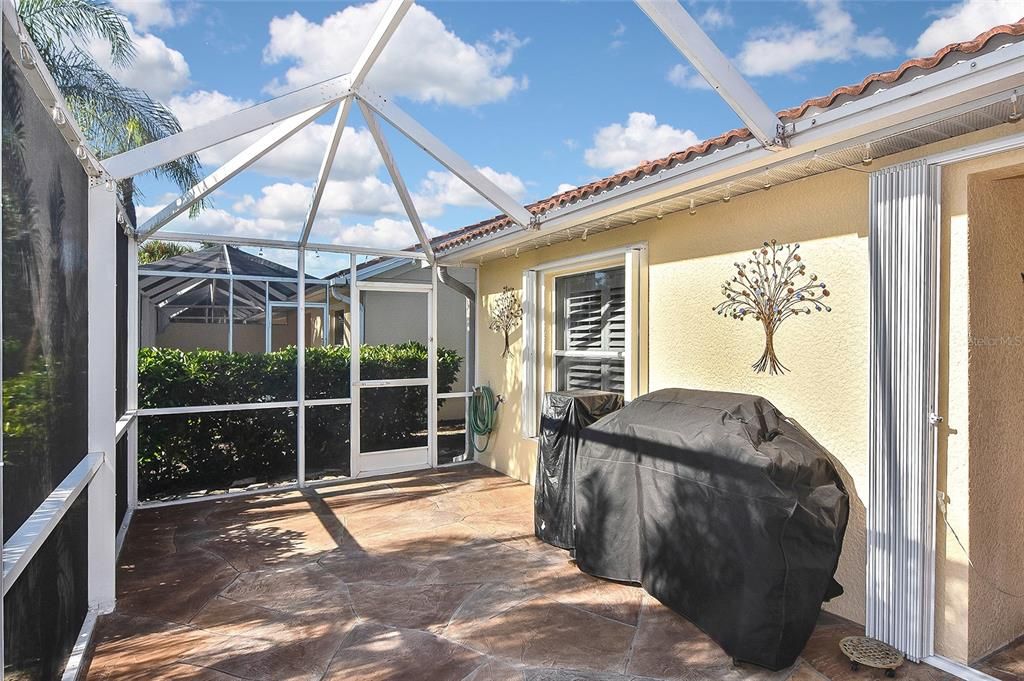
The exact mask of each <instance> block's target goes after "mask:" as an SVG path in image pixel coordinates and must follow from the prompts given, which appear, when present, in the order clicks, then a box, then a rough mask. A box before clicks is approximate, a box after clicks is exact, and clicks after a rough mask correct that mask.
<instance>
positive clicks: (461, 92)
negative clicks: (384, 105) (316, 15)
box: [263, 0, 526, 106]
mask: <svg viewBox="0 0 1024 681" xmlns="http://www.w3.org/2000/svg"><path fill="white" fill-rule="evenodd" d="M385 5H386V2H385V1H384V0H377V2H373V3H370V4H365V5H357V6H350V7H346V8H345V9H343V10H341V11H339V12H336V13H334V14H331V15H330V16H328V17H326V18H325V19H324V20H323V21H322V22H320V23H317V22H312V21H309V20H308V19H306V18H305V17H303V16H302V15H301V14H299V13H298V12H293V13H292V14H289V15H288V16H285V17H275V18H274V19H273V20H272V21H271V22H270V42H269V43H268V44H267V46H266V47H265V49H264V52H263V55H264V59H265V61H267V62H268V63H272V64H275V63H280V62H286V63H292V66H291V67H290V68H288V70H287V71H286V72H285V74H284V77H283V78H281V79H275V80H274V81H272V82H271V83H270V84H269V85H268V86H267V89H268V90H269V91H270V92H271V93H274V94H279V93H281V92H285V91H288V90H292V89H295V88H297V87H302V86H305V85H310V84H312V83H316V82H319V81H321V80H324V79H326V78H330V77H333V76H336V75H338V74H339V73H344V72H345V71H347V70H348V69H350V68H351V67H352V65H353V64H354V62H355V60H356V58H357V56H358V55H359V53H360V52H361V51H362V49H363V47H364V45H365V43H366V41H367V40H368V39H369V36H370V34H371V32H372V31H373V29H374V27H375V26H376V24H377V21H378V19H379V18H380V17H381V16H382V14H383V12H384V8H385ZM522 44H523V41H520V40H519V39H517V38H516V37H515V35H514V34H512V33H510V32H495V34H494V35H493V36H492V41H491V42H490V43H483V42H477V43H475V44H469V43H467V42H465V41H463V40H462V39H461V38H459V37H458V36H457V35H455V34H454V33H453V32H452V31H450V30H449V29H448V28H447V27H446V26H445V25H444V23H443V22H442V21H441V20H440V19H438V18H437V17H436V16H435V15H434V14H432V13H431V12H430V11H429V10H427V9H426V8H424V7H423V6H421V5H413V6H412V8H411V9H410V10H409V13H408V14H407V15H406V17H405V19H404V20H403V21H402V24H401V25H400V26H399V27H398V30H396V31H395V34H394V36H392V38H391V40H390V41H389V43H388V45H387V46H386V47H385V48H384V51H383V53H382V54H381V56H380V59H379V60H378V61H377V63H376V65H375V66H374V67H373V70H372V71H371V74H370V77H369V79H368V80H369V81H370V82H371V83H373V84H374V85H375V86H376V87H378V88H380V89H381V90H383V91H385V92H388V93H391V94H398V95H404V96H407V97H411V98H412V99H414V100H417V101H423V102H427V101H429V102H436V103H448V104H456V105H460V106H473V105H477V104H484V103H487V102H494V101H499V100H502V99H505V98H506V97H508V96H509V95H510V94H511V93H512V92H514V91H515V90H517V89H521V88H523V87H525V86H526V81H525V80H524V79H522V78H517V77H515V76H512V75H509V74H508V73H507V70H508V67H509V65H510V64H511V62H512V58H513V56H514V54H515V52H516V50H517V49H518V48H519V47H520V46H521V45H522Z"/></svg>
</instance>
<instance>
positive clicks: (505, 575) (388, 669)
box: [88, 465, 952, 681]
mask: <svg viewBox="0 0 1024 681" xmlns="http://www.w3.org/2000/svg"><path fill="white" fill-rule="evenodd" d="M567 558H568V556H567V554H566V552H564V551H561V550H558V549H555V548H552V547H549V546H547V545H546V544H543V543H541V542H539V541H537V540H536V539H535V538H534V537H533V491H532V488H531V487H530V486H528V485H524V484H522V483H520V482H517V481H515V480H512V479H511V478H507V477H504V476H502V475H499V474H497V473H495V472H493V471H491V470H489V469H486V468H483V467H481V466H476V465H472V466H462V467H458V468H454V469H446V470H438V471H428V472H420V473H414V474H406V475H399V476H392V477H389V478H385V479H374V480H364V481H353V482H350V483H346V484H343V485H339V486H337V487H332V488H320V489H318V490H310V491H306V492H303V493H299V492H291V493H283V494H268V495H264V496H256V497H244V498H234V499H223V500H219V501H210V502H204V503H200V504H190V505H182V506H167V507H163V508H159V509H150V510H143V511H140V512H139V513H138V514H136V516H135V518H134V520H133V522H132V526H131V530H130V532H129V534H128V539H127V544H126V545H125V548H124V551H123V553H122V555H121V559H120V566H119V570H118V601H117V610H116V612H115V613H113V614H111V615H108V616H105V617H103V618H101V620H100V622H99V624H98V629H97V634H96V639H95V641H96V642H95V647H94V651H93V656H92V660H91V664H90V669H89V673H88V678H89V679H92V680H93V681H96V680H99V679H139V680H143V679H144V680H146V681H155V680H158V679H204V680H206V679H208V680H210V681H213V680H224V681H227V680H229V679H267V680H273V681H278V680H285V679H311V680H318V679H344V680H346V681H363V680H366V679H416V680H422V681H434V680H440V679H451V680H452V681H460V680H463V679H465V680H467V681H469V680H472V681H497V680H501V681H506V680H509V681H511V680H513V679H515V680H517V681H518V680H522V681H541V680H544V681H569V680H570V679H581V680H583V679H593V680H599V681H613V680H625V679H638V680H639V679H686V680H687V681H700V680H701V679H728V680H735V681H742V680H744V679H757V680H765V681H768V680H772V681H775V680H778V681H781V680H783V679H793V680H794V681H797V680H799V681H804V680H806V681H811V680H815V679H818V680H820V679H828V678H830V679H836V680H838V679H844V680H845V679H848V678H849V679H868V678H882V674H881V673H880V672H872V671H864V670H862V671H861V672H859V673H853V672H851V671H850V669H849V665H848V664H847V662H846V661H845V658H843V657H842V656H841V654H840V653H839V649H838V643H839V639H840V638H842V637H843V636H846V635H850V634H855V633H860V630H859V629H858V627H857V626H855V625H853V624H851V623H849V622H847V621H845V620H841V619H838V618H836V617H833V616H829V615H823V616H822V619H821V621H820V622H819V625H818V628H817V630H816V631H815V634H814V636H813V637H812V638H811V641H810V643H809V644H808V645H807V648H806V649H805V650H804V653H803V657H802V659H801V660H799V661H798V662H797V664H796V665H794V666H793V667H792V668H791V669H786V670H783V671H780V672H769V671H767V670H763V669H759V668H756V667H752V666H747V665H742V666H734V665H733V664H732V661H731V660H730V658H729V657H728V656H726V655H725V653H724V652H722V650H721V649H720V648H719V647H718V646H717V645H715V644H714V643H713V642H712V641H711V640H710V639H709V638H707V637H706V636H705V635H704V634H702V633H701V632H700V631H699V630H698V629H697V628H696V627H695V626H693V625H692V624H690V623H689V622H688V621H687V620H685V619H683V618H682V617H679V616H678V615H676V614H675V613H673V612H672V611H670V610H668V609H667V608H665V607H664V606H662V605H661V604H660V603H658V602H657V601H655V600H654V599H653V598H651V597H649V596H646V595H645V594H644V592H643V591H642V590H641V589H640V588H638V587H633V586H626V585H622V584H616V583H612V582H606V581H602V580H599V579H594V578H591V577H588V576H587V575H584V574H582V573H581V572H579V570H577V569H576V568H575V567H574V566H573V565H572V564H570V563H569V562H568V560H567ZM897 676H898V677H899V678H908V679H911V678H912V679H922V680H925V679H927V680H929V681H931V680H938V679H951V678H952V677H949V676H947V675H945V674H943V673H941V672H939V671H938V670H936V669H933V668H931V667H927V666H923V665H921V666H918V665H905V666H904V667H903V668H902V669H900V670H899V673H898V675H897Z"/></svg>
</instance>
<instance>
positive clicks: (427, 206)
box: [413, 166, 526, 217]
mask: <svg viewBox="0 0 1024 681" xmlns="http://www.w3.org/2000/svg"><path fill="white" fill-rule="evenodd" d="M477 170H479V171H480V173H481V174H482V175H483V176H484V177H486V178H487V179H489V180H490V181H491V182H493V183H494V184H496V185H498V187H499V188H501V189H502V190H504V192H505V193H506V194H508V195H509V196H511V197H512V198H514V199H516V200H517V201H521V200H522V199H523V196H525V195H526V184H525V183H524V182H523V181H522V180H521V179H520V178H519V177H517V176H516V175H514V174H512V173H500V172H498V171H497V170H495V169H494V168H491V167H489V166H482V167H481V166H477ZM413 203H414V204H416V210H417V212H419V213H420V215H422V216H424V217H437V216H439V215H441V214H442V213H444V210H445V208H446V207H447V206H464V207H480V208H489V207H491V204H490V203H488V202H487V199H485V198H483V197H482V196H480V195H479V194H478V193H476V191H475V190H474V189H473V188H472V187H470V186H469V185H468V184H466V183H465V182H463V181H462V180H460V179H459V178H457V177H456V176H455V175H452V174H451V173H450V172H448V171H447V170H428V171H427V176H426V177H425V178H424V179H423V181H422V182H421V183H420V187H419V192H417V194H416V195H415V196H414V197H413Z"/></svg>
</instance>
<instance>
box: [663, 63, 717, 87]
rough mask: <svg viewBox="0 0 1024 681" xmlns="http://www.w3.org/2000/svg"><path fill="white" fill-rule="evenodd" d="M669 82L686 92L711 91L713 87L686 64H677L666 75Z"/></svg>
mask: <svg viewBox="0 0 1024 681" xmlns="http://www.w3.org/2000/svg"><path fill="white" fill-rule="evenodd" d="M665 78H666V79H667V80H668V82H670V83H672V84H673V85H675V86H676V87H679V88H683V89H684V90H710V89H711V86H710V85H709V84H708V82H707V81H706V80H704V76H702V75H700V74H699V73H697V72H696V71H694V70H693V69H691V68H690V67H689V66H687V65H686V64H676V65H675V66H673V67H672V68H670V69H669V70H668V73H666V74H665Z"/></svg>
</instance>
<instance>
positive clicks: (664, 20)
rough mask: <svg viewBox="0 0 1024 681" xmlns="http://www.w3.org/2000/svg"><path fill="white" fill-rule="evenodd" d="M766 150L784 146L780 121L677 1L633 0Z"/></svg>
mask: <svg viewBox="0 0 1024 681" xmlns="http://www.w3.org/2000/svg"><path fill="white" fill-rule="evenodd" d="M635 2H636V4H637V6H639V7H640V9H641V10H643V12H644V14H646V15H647V16H648V18H650V20H651V21H653V22H654V24H655V26H657V27H658V28H659V29H661V32H662V33H664V34H665V37H667V38H668V39H669V40H670V41H671V42H672V44H673V45H675V47H676V49H677V50H679V51H680V52H681V53H682V54H683V56H684V57H686V58H687V59H688V60H689V61H690V63H691V64H693V67H694V68H695V69H696V70H697V71H698V72H699V73H700V75H702V76H704V79H705V80H706V81H707V82H708V83H710V84H711V87H713V88H714V89H715V91H716V92H718V94H719V96H721V98H722V99H724V100H725V103H726V104H728V105H729V106H730V107H731V108H732V110H733V111H735V112H736V115H737V116H739V117H740V118H741V119H742V120H743V123H744V124H745V125H746V126H747V128H749V129H750V132H751V133H753V135H754V137H756V138H757V140H758V141H759V142H760V143H761V144H762V146H764V147H765V148H766V149H778V148H781V147H782V146H783V140H782V129H783V128H782V122H781V121H780V120H779V117H778V116H776V115H775V112H774V111H772V110H771V109H770V108H769V107H768V105H767V104H765V103H764V100H762V99H761V97H760V96H759V95H758V94H757V92H755V91H754V88H752V87H751V86H750V83H748V82H747V80H746V79H745V78H744V77H743V76H742V75H740V72H739V71H737V70H736V67H734V66H733V65H732V63H731V62H730V61H729V59H728V57H726V56H725V55H724V54H722V51H721V50H719V49H718V47H717V46H716V45H715V43H714V41H713V40H711V38H709V37H708V36H707V34H706V33H704V31H703V30H701V27H700V26H699V25H698V24H697V22H696V21H695V20H694V19H693V17H691V16H690V14H689V13H688V12H687V11H686V10H685V9H683V6H682V5H680V4H679V3H678V2H677V0H635Z"/></svg>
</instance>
